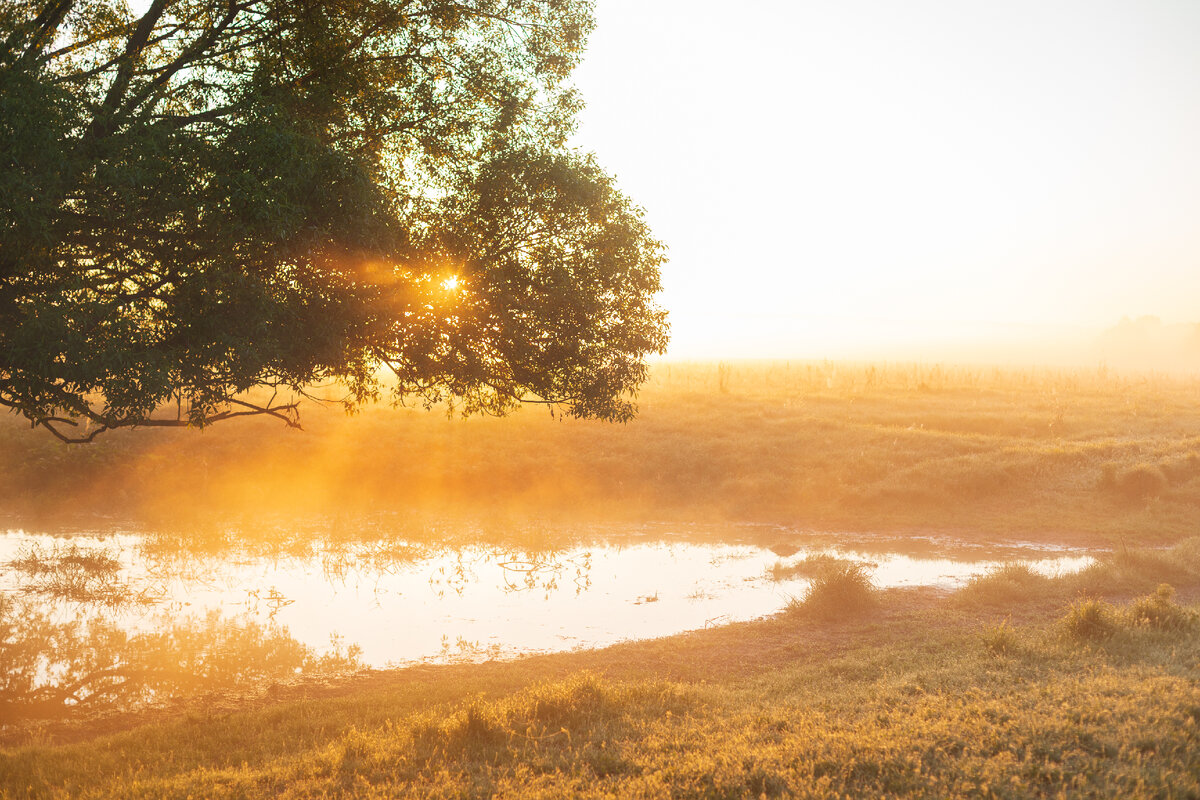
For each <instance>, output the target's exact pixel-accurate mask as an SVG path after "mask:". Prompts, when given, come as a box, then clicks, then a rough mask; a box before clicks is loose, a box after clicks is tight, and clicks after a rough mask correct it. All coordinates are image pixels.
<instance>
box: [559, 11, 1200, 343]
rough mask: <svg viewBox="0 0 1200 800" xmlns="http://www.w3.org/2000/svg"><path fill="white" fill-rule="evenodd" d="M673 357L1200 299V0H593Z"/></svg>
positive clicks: (984, 331) (1004, 328)
mask: <svg viewBox="0 0 1200 800" xmlns="http://www.w3.org/2000/svg"><path fill="white" fill-rule="evenodd" d="M596 12H597V18H598V22H599V28H598V30H597V31H596V33H595V34H594V35H593V37H592V40H591V45H590V48H589V52H588V55H587V58H586V61H585V63H584V64H583V66H582V67H581V68H580V70H579V72H578V74H577V81H576V83H577V85H578V86H579V88H580V90H581V91H582V93H583V95H584V98H585V99H586V100H587V103H588V109H587V111H586V112H585V114H584V117H583V124H582V128H581V131H580V134H579V136H578V139H577V143H578V144H579V145H580V146H582V147H585V148H587V149H590V150H594V151H595V152H596V153H597V154H598V155H599V158H600V161H601V163H602V164H604V165H605V167H606V168H607V169H608V170H609V171H610V172H613V173H615V174H616V175H617V178H618V182H619V184H620V185H621V186H622V188H623V189H625V190H626V191H627V192H628V193H629V194H630V195H632V196H633V198H634V199H635V200H636V201H637V202H638V203H639V204H640V205H642V206H643V207H645V209H646V210H647V214H648V218H649V220H650V222H651V224H652V226H653V227H654V230H655V232H656V233H657V234H658V236H659V237H660V238H661V239H662V240H664V241H665V242H666V243H667V244H668V246H669V248H670V255H671V263H670V264H669V265H668V267H667V268H666V271H665V276H664V277H665V284H666V291H665V293H664V296H663V302H664V303H665V305H666V306H667V308H669V309H670V310H671V312H672V323H673V343H672V347H671V353H670V354H671V355H674V356H682V357H687V356H699V355H711V356H737V355H741V356H753V355H765V356H767V355H769V356H807V357H824V356H840V355H877V354H880V355H887V354H890V353H894V352H895V349H896V348H901V347H905V346H911V345H913V344H916V343H924V342H928V341H936V340H964V341H967V340H974V339H994V338H997V337H1000V338H1005V337H1014V338H1022V337H1023V338H1025V339H1030V338H1036V337H1041V336H1044V335H1047V334H1050V333H1053V332H1055V331H1060V330H1062V331H1074V330H1083V329H1096V330H1099V329H1101V328H1104V327H1107V326H1109V325H1112V324H1114V323H1115V322H1116V321H1117V320H1118V319H1120V317H1121V316H1123V315H1130V316H1136V315H1142V314H1154V315H1158V316H1160V317H1162V318H1163V320H1164V321H1167V322H1185V321H1186V322H1193V321H1200V2H1197V0H1181V1H1180V2H1158V1H1157V0H1127V1H1124V2H1105V1H1104V0H1080V1H1078V2H1075V1H1072V2H1062V1H1056V0H1040V1H1039V2H1023V1H1018V2H1013V1H1012V0H1004V1H1003V2H999V1H998V0H989V2H986V3H985V2H970V1H969V0H908V1H907V2H903V3H899V2H893V1H892V0H871V1H868V0H836V1H835V0H829V1H828V2H806V1H804V0H798V1H796V2H791V1H788V0H771V1H768V0H745V1H744V2H741V3H737V4H731V3H727V2H726V3H715V2H708V0H597V8H596Z"/></svg>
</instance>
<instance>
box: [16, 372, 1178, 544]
mask: <svg viewBox="0 0 1200 800" xmlns="http://www.w3.org/2000/svg"><path fill="white" fill-rule="evenodd" d="M1197 397H1200V383H1198V382H1196V381H1185V380H1177V379H1169V378H1165V377H1163V378H1154V377H1128V376H1120V375H1116V374H1111V373H1106V372H1096V371H1092V372H1050V371H1034V370H1027V371H1013V370H1009V371H1004V370H993V369H971V368H965V367H964V368H952V367H944V366H919V365H882V364H880V365H848V364H832V363H818V364H805V363H786V362H782V363H764V364H737V363H733V364H725V365H716V364H693V365H680V364H663V365H660V366H658V367H656V369H655V372H654V377H653V379H652V380H651V382H650V383H649V384H648V385H647V386H646V387H645V389H644V391H643V392H642V395H641V397H640V404H641V414H640V416H639V417H638V418H637V419H636V420H635V421H634V422H632V423H630V424H628V425H625V426H614V425H609V424H604V423H593V422H585V421H578V420H561V419H556V418H551V417H550V416H549V415H547V414H545V412H544V411H539V410H537V409H534V408H530V409H526V410H524V411H523V412H522V413H519V414H517V415H515V416H513V417H510V418H507V419H490V418H484V419H469V420H465V421H464V420H447V419H446V418H445V417H444V416H442V415H439V414H438V413H436V412H434V413H425V412H418V411H411V410H404V409H401V410H391V409H366V410H364V412H363V413H362V414H360V415H358V416H356V417H351V418H347V417H344V416H343V415H341V414H339V413H338V412H336V411H333V410H327V409H321V408H319V407H316V406H313V407H310V408H308V409H306V410H305V415H304V423H305V426H306V431H305V432H299V433H298V432H294V431H286V430H283V429H281V428H280V427H279V426H278V425H276V424H274V423H273V422H270V421H264V420H259V421H246V422H241V423H235V424H229V425H221V426H217V427H215V428H213V429H210V430H207V431H203V432H198V431H171V430H141V431H134V432H118V433H114V434H111V435H106V436H105V437H102V438H101V440H100V441H99V442H98V443H96V444H95V445H93V446H90V447H77V448H68V447H65V446H62V445H60V444H59V443H57V442H55V441H53V440H52V439H51V438H50V437H48V436H45V435H44V434H41V433H39V432H37V431H30V430H28V429H27V427H26V426H24V425H22V424H20V423H19V421H18V420H16V419H15V418H9V419H8V420H3V423H4V424H2V425H0V511H7V512H8V513H9V514H10V515H17V516H19V517H20V518H21V519H24V520H26V521H29V522H30V524H36V525H48V524H51V523H56V522H66V523H68V524H70V523H72V522H73V521H77V520H78V519H79V517H80V515H83V516H85V517H89V518H90V515H93V514H97V513H100V514H107V515H115V516H117V517H120V518H123V519H129V520H131V521H134V522H141V523H144V524H146V525H150V526H153V527H158V528H162V527H170V526H180V525H191V526H201V525H203V524H208V523H209V522H210V521H211V520H213V519H217V520H219V521H220V522H221V524H228V523H229V522H230V521H232V522H233V523H234V524H235V525H240V526H241V527H242V529H243V532H244V529H246V528H249V527H253V526H254V525H256V524H260V521H261V520H262V519H263V518H264V517H271V516H272V515H274V516H275V517H279V516H291V517H293V518H295V517H296V516H303V517H306V518H311V517H312V515H314V514H322V515H327V516H331V517H337V518H339V519H344V520H350V519H353V518H354V516H355V515H359V514H376V513H379V512H396V513H398V514H402V515H412V514H420V513H423V512H424V513H430V514H434V515H438V514H444V513H445V510H446V509H455V510H456V513H461V514H462V515H465V516H468V517H473V518H477V519H478V518H487V519H497V518H500V519H503V518H506V517H507V518H512V519H516V520H527V519H530V518H548V517H558V518H570V519H583V520H588V521H596V520H606V519H618V518H619V519H626V520H644V519H653V520H673V519H674V520H688V521H704V520H712V521H720V520H737V521H765V522H782V523H786V524H795V525H801V526H806V527H812V528H818V529H825V530H845V529H850V530H876V531H885V532H896V533H905V532H907V531H912V530H916V529H921V530H930V529H932V530H942V531H948V532H954V533H957V534H965V535H978V536H980V537H994V536H998V535H1002V536H1007V537H1036V538H1050V537H1059V538H1073V539H1074V540H1080V539H1085V540H1089V541H1092V542H1104V541H1115V540H1117V539H1119V538H1121V537H1124V538H1126V539H1128V540H1129V541H1131V542H1139V543H1143V542H1148V541H1160V542H1169V541H1171V540H1174V539H1178V538H1182V537H1183V536H1186V535H1191V533H1192V532H1193V531H1194V529H1195V528H1194V521H1195V509H1196V508H1197V507H1198V506H1200V435H1198V434H1197V431H1200V403H1197V402H1196V398H1197ZM214 526H215V527H219V526H216V525H215V524H214ZM239 535H241V533H239Z"/></svg>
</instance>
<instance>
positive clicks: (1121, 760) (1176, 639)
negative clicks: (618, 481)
mask: <svg viewBox="0 0 1200 800" xmlns="http://www.w3.org/2000/svg"><path fill="white" fill-rule="evenodd" d="M1164 579H1170V580H1172V581H1174V583H1175V585H1176V587H1177V588H1178V589H1179V591H1180V595H1181V597H1176V596H1175V595H1174V591H1173V589H1172V588H1168V587H1164V586H1162V584H1163V582H1164ZM859 588H861V587H859ZM846 590H847V589H846V586H845V585H840V584H839V583H838V582H837V581H829V582H826V584H825V585H824V589H822V590H820V591H822V592H826V593H830V592H831V593H833V594H834V596H832V597H829V596H825V597H821V596H817V594H818V592H816V591H815V592H814V596H812V597H809V598H808V599H807V600H806V601H805V602H803V603H800V604H798V605H797V607H796V608H794V609H792V610H790V611H788V612H786V613H784V614H782V615H780V616H778V617H775V618H771V619H767V620H761V621H757V622H751V623H744V624H739V625H733V626H728V627H724V628H719V629H713V630H708V631H703V632H697V633H694V634H689V635H685V636H679V637H673V638H670V639H664V640H658V641H649V642H640V643H630V644H626V645H621V646H618V647H613V648H609V649H607V650H602V651H591V652H582V653H570V654H560V655H556V656H546V657H538V658H531V659H524V660H521V661H516V662H508V663H489V664H483V665H474V666H471V665H462V666H446V667H422V668H413V669H409V670H403V671H399V672H390V673H376V674H374V675H370V676H365V677H360V678H359V679H357V680H355V681H352V682H349V683H347V684H344V685H340V686H326V687H312V686H309V687H306V688H295V689H281V690H277V691H275V692H268V693H267V694H266V695H265V696H261V697H251V698H243V699H242V700H241V701H240V702H238V703H236V704H235V706H240V708H238V710H229V705H228V704H222V703H220V702H214V701H213V700H210V701H209V702H206V703H203V704H200V705H198V706H196V707H194V708H193V709H192V710H190V711H187V712H174V713H173V714H168V715H165V716H160V717H158V718H154V717H151V718H148V719H141V720H124V721H117V722H115V723H114V722H109V723H107V724H101V725H92V726H84V727H82V728H76V729H70V728H67V729H59V730H57V731H55V732H43V733H42V734H40V741H39V740H37V739H35V741H33V742H27V743H25V744H24V745H20V744H15V743H10V746H9V747H8V748H7V749H4V750H0V796H2V797H5V798H27V797H30V798H31V797H37V798H41V797H68V796H70V797H121V798H136V797H146V798H166V797H172V798H175V797H177V798H186V797H206V798H219V797H231V798H232V797H239V798H253V797H455V798H462V797H493V796H496V797H519V798H534V797H544V798H551V797H565V796H573V797H645V798H657V797H689V798H742V797H763V796H766V797H839V796H840V797H1012V798H1017V797H1164V798H1170V797H1178V798H1185V797H1195V796H1196V795H1197V793H1198V792H1200V741H1198V740H1200V684H1198V680H1200V626H1198V624H1197V611H1196V608H1197V607H1196V605H1195V601H1196V599H1197V597H1200V540H1190V541H1187V542H1184V543H1182V544H1180V545H1178V546H1177V547H1176V548H1174V549H1173V550H1171V551H1120V552H1117V553H1115V554H1113V555H1112V556H1111V557H1109V558H1107V559H1106V560H1104V561H1103V562H1101V563H1099V564H1097V565H1095V566H1093V567H1091V568H1089V569H1088V570H1086V571H1085V572H1083V573H1081V574H1079V575H1075V576H1066V577H1062V578H1058V579H1048V578H1044V577H1038V576H1036V575H1032V574H1031V573H1029V572H1028V571H1027V570H1023V569H1022V568H1020V567H1019V566H1017V567H1008V568H1004V569H1002V570H1000V571H999V572H997V573H996V574H993V575H991V576H986V577H984V578H981V579H978V580H977V581H976V582H975V583H974V584H972V585H970V586H968V587H967V588H966V589H964V590H962V591H960V592H958V593H956V594H952V595H938V594H936V593H933V592H930V591H913V590H907V591H905V590H889V591H886V592H874V593H873V597H872V602H870V603H866V604H857V605H854V606H853V608H854V610H853V611H842V612H841V613H835V614H832V615H831V614H830V613H829V609H830V608H836V607H838V606H839V603H838V602H837V601H838V600H839V599H840V598H839V596H838V593H840V592H844V591H846ZM850 591H851V592H857V591H858V589H856V588H853V587H852V588H851V589H850ZM1081 593H1087V594H1088V597H1089V598H1090V599H1080V597H1081ZM1014 598H1016V599H1014ZM138 723H140V724H138ZM113 729H116V731H117V732H113ZM122 729H124V730H122Z"/></svg>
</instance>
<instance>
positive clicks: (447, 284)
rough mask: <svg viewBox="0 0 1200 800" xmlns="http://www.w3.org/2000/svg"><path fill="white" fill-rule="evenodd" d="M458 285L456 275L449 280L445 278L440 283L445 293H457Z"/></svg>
mask: <svg viewBox="0 0 1200 800" xmlns="http://www.w3.org/2000/svg"><path fill="white" fill-rule="evenodd" d="M460 283H461V282H460V281H459V278H458V276H457V275H451V276H450V277H449V278H446V279H445V280H444V281H442V288H443V289H444V290H446V291H447V292H457V291H458V287H459V285H460Z"/></svg>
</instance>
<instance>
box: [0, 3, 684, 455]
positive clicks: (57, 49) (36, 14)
mask: <svg viewBox="0 0 1200 800" xmlns="http://www.w3.org/2000/svg"><path fill="white" fill-rule="evenodd" d="M133 8H136V9H137V10H136V11H135V10H133ZM133 8H131V7H130V5H129V4H127V3H124V2H117V0H97V1H96V2H87V3H83V2H71V1H70V0H68V1H67V2H45V3H34V2H21V3H10V4H7V5H5V6H4V10H3V11H2V12H0V354H2V355H0V404H2V405H5V406H8V407H9V408H12V409H13V410H15V411H17V412H19V413H20V414H22V415H24V416H25V417H26V418H28V419H29V420H30V421H32V422H33V423H34V424H35V425H42V426H45V427H46V428H48V429H49V430H51V431H52V432H54V433H55V434H56V435H58V436H60V438H66V439H70V440H90V439H91V438H92V437H93V436H94V435H95V434H96V433H97V432H99V431H103V430H107V429H110V428H118V427H127V426H138V425H160V426H162V425H206V424H209V423H212V422H215V421H219V420H222V419H227V418H229V417H232V416H238V415H243V414H262V413H268V414H272V415H274V416H277V417H279V418H281V419H284V420H285V421H287V422H288V423H289V424H295V422H296V418H295V411H296V407H295V405H294V403H292V402H290V401H288V400H286V399H279V398H277V397H271V398H270V399H268V400H266V401H258V400H249V399H247V397H246V395H245V393H246V392H247V391H248V390H250V389H253V388H255V387H260V388H266V389H269V390H286V391H287V392H291V393H302V392H303V391H304V390H305V388H306V387H310V386H312V385H313V384H317V383H324V382H329V381H338V382H341V383H343V384H345V385H346V386H347V387H348V390H349V395H348V397H347V399H346V400H345V402H346V404H347V405H349V406H351V407H353V406H354V405H355V404H357V403H360V402H362V401H364V400H366V399H370V398H375V397H378V396H379V395H380V393H381V392H391V393H392V394H393V396H394V397H395V398H396V399H397V400H404V399H407V398H417V399H419V400H420V401H422V402H424V403H426V404H432V403H436V402H440V401H443V400H445V401H450V402H452V403H455V404H456V405H457V406H458V407H459V408H460V409H461V410H463V411H464V412H468V413H470V412H489V413H503V412H505V411H507V410H510V409H511V408H513V407H514V406H515V405H516V404H517V403H519V402H521V401H522V400H533V401H537V402H545V403H549V404H552V405H556V406H560V407H562V408H563V409H564V410H565V411H566V412H567V413H569V414H572V415H575V416H581V417H600V418H606V419H618V420H624V419H627V418H628V417H629V416H630V415H631V414H632V412H633V406H632V403H631V400H630V398H631V396H632V394H633V392H634V391H635V389H636V388H637V386H638V385H639V384H640V383H641V382H642V381H643V380H644V379H645V377H646V367H645V363H644V358H645V356H646V355H647V354H649V353H652V352H661V351H662V349H663V348H664V346H665V342H666V322H665V313H664V312H663V311H662V310H660V309H659V308H658V307H657V306H656V305H655V303H654V299H653V298H654V295H655V293H656V292H657V291H658V290H659V288H660V287H659V270H658V268H659V265H660V264H661V263H662V260H663V256H662V247H661V245H660V244H659V243H658V242H656V241H655V240H654V239H653V238H652V237H651V235H650V232H649V230H648V229H647V227H646V225H645V222H644V221H643V219H642V215H641V212H640V211H639V210H638V209H636V208H635V207H634V206H632V205H631V203H630V202H629V200H628V199H627V198H626V197H624V196H623V195H622V194H621V193H620V192H618V191H617V190H616V189H615V188H614V186H613V183H612V180H611V179H610V178H609V176H608V175H606V174H605V173H604V172H603V171H602V170H601V169H600V168H599V167H598V166H597V165H596V164H595V162H594V161H593V160H592V159H591V158H590V157H588V156H584V155H579V154H577V153H575V152H574V151H572V150H569V149H567V147H566V140H567V136H568V135H569V133H570V132H571V130H572V129H573V126H574V115H575V113H576V112H577V111H578V109H579V107H580V102H579V100H578V98H577V97H576V95H575V94H574V91H573V89H572V88H571V87H570V85H569V84H568V83H567V82H566V78H567V76H568V74H569V73H570V71H571V69H572V67H573V66H574V65H575V63H576V62H577V61H578V59H579V57H580V53H581V52H582V49H583V45H584V41H585V39H586V36H587V34H588V33H589V32H590V30H591V28H592V18H591V5H590V3H588V2H585V0H479V2H473V3H471V4H464V3H459V2H454V0H418V2H409V1H408V0H347V2H341V3H323V2H308V1H306V2H298V3H283V2H276V0H241V1H240V2H236V3H228V4H226V3H217V2H213V0H179V1H177V2H166V0H155V2H150V3H149V4H133ZM380 367H383V368H385V369H386V370H387V371H388V372H389V373H390V378H389V379H388V381H387V382H386V386H385V383H384V381H383V380H382V379H381V378H380V372H379V368H380ZM165 405H169V406H171V409H170V414H169V415H168V414H166V409H165V408H164V406H165ZM81 424H82V425H83V427H79V426H80V425H81Z"/></svg>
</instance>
